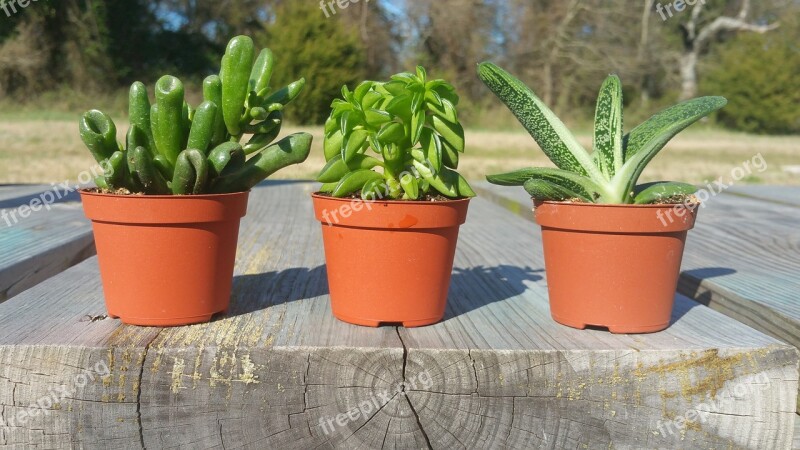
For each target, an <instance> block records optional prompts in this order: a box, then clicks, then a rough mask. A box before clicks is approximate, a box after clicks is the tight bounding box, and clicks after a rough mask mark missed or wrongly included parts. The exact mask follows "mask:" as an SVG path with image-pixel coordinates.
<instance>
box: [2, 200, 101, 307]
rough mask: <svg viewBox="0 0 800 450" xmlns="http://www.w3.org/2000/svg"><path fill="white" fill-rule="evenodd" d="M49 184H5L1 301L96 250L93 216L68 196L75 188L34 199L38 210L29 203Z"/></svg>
mask: <svg viewBox="0 0 800 450" xmlns="http://www.w3.org/2000/svg"><path fill="white" fill-rule="evenodd" d="M48 189H50V186H24V185H23V186H2V187H0V302H2V301H4V300H6V299H8V298H11V297H13V296H14V295H16V294H18V293H20V292H22V291H24V290H25V289H28V288H30V287H32V286H34V285H36V284H38V283H40V282H42V281H44V280H46V279H48V278H50V277H51V276H53V275H56V274H58V273H60V272H62V271H63V270H65V269H67V268H69V267H71V266H73V265H75V264H77V263H79V262H81V261H83V260H84V259H86V258H88V257H89V256H92V255H94V253H95V249H94V239H93V237H92V229H91V224H90V222H89V221H88V220H87V219H86V218H85V217H84V215H83V210H82V209H81V208H80V204H79V203H75V202H74V201H72V202H71V201H67V200H69V199H72V198H73V197H74V195H75V194H71V196H70V197H64V198H62V199H60V200H59V199H57V198H56V199H55V201H54V203H52V204H49V205H48V207H44V206H37V205H34V208H35V209H38V211H33V210H30V209H27V210H26V209H24V208H29V206H30V202H31V200H33V199H39V200H41V199H42V197H41V194H42V193H43V192H45V191H46V190H48ZM51 192H52V191H51ZM44 198H45V199H49V197H47V196H45V197H44ZM21 208H23V209H21Z"/></svg>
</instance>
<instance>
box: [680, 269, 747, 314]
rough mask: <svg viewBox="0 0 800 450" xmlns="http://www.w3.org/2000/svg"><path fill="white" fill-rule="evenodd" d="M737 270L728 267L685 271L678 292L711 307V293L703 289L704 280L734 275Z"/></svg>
mask: <svg viewBox="0 0 800 450" xmlns="http://www.w3.org/2000/svg"><path fill="white" fill-rule="evenodd" d="M735 273H736V270H734V269H731V268H727V267H707V268H702V269H694V270H685V271H683V272H682V273H681V278H680V281H679V282H678V292H680V293H681V294H683V295H685V296H687V297H689V298H692V299H694V300H695V301H697V302H698V303H701V304H703V305H705V306H709V304H710V303H711V291H709V290H706V289H701V286H702V283H703V280H707V279H709V278H715V277H722V276H725V275H733V274H735Z"/></svg>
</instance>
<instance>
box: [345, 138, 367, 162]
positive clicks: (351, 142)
mask: <svg viewBox="0 0 800 450" xmlns="http://www.w3.org/2000/svg"><path fill="white" fill-rule="evenodd" d="M366 145H367V131H366V130H353V132H352V133H351V134H350V136H349V137H348V138H347V143H346V144H345V145H344V146H343V147H342V159H344V160H345V161H346V162H348V161H350V160H351V159H353V157H354V156H356V155H357V154H359V153H361V151H362V150H364V149H365V148H366Z"/></svg>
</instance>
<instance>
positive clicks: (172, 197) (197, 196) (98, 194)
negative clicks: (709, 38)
mask: <svg viewBox="0 0 800 450" xmlns="http://www.w3.org/2000/svg"><path fill="white" fill-rule="evenodd" d="M90 189H97V188H80V189H78V193H80V194H81V195H89V196H92V197H104V198H115V199H123V198H124V199H136V200H143V199H153V200H158V199H161V200H163V199H170V200H177V199H181V200H188V199H196V200H202V199H212V198H222V197H235V196H238V195H243V194H249V193H250V192H251V191H250V190H247V191H241V192H226V193H224V194H187V195H177V194H168V195H147V194H134V195H122V194H105V193H102V192H91V191H90Z"/></svg>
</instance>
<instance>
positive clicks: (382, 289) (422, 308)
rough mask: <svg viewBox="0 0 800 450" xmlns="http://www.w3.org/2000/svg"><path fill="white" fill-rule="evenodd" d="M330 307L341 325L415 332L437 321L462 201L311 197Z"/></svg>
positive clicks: (447, 284) (464, 210) (463, 211)
mask: <svg viewBox="0 0 800 450" xmlns="http://www.w3.org/2000/svg"><path fill="white" fill-rule="evenodd" d="M312 197H313V199H314V212H315V215H316V217H317V220H319V221H320V222H321V223H322V240H323V243H324V245H325V261H326V263H327V271H328V287H329V288H330V297H331V309H332V310H333V315H334V316H336V317H337V318H338V319H339V320H342V321H344V322H348V323H352V324H356V325H365V326H371V327H377V326H380V325H381V324H402V325H403V326H405V327H419V326H423V325H430V324H432V323H436V322H438V321H440V320H441V319H442V317H444V310H445V306H446V305H447V291H448V288H449V287H450V275H451V272H452V271H453V258H454V256H455V251H456V244H457V242H458V229H459V226H460V225H461V224H463V223H464V221H465V220H466V218H467V208H468V206H469V199H463V200H451V201H444V202H416V201H374V202H365V201H361V200H353V199H338V198H333V197H327V196H323V195H318V194H313V195H312Z"/></svg>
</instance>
